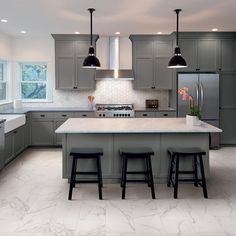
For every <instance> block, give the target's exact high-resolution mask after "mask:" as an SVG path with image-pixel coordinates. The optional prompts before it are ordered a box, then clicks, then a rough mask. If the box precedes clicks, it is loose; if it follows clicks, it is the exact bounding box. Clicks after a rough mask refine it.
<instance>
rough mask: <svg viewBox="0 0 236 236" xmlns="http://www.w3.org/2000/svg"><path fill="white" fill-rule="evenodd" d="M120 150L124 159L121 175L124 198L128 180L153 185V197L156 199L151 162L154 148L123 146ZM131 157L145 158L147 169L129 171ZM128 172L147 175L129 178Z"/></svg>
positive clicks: (123, 197)
mask: <svg viewBox="0 0 236 236" xmlns="http://www.w3.org/2000/svg"><path fill="white" fill-rule="evenodd" d="M119 151H120V155H121V157H122V159H123V160H122V162H123V165H122V177H121V187H122V199H125V190H126V183H127V182H144V183H147V184H148V186H149V187H151V193H152V198H153V199H155V189H154V181H153V174H152V163H151V155H154V152H153V150H152V149H151V148H134V149H132V148H121V149H120V150H119ZM129 159H144V160H145V163H146V171H127V165H128V160H129ZM127 174H142V175H145V177H146V179H127Z"/></svg>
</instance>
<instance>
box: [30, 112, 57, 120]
mask: <svg viewBox="0 0 236 236" xmlns="http://www.w3.org/2000/svg"><path fill="white" fill-rule="evenodd" d="M31 118H33V119H44V118H45V119H52V118H54V114H53V113H52V112H32V114H31Z"/></svg>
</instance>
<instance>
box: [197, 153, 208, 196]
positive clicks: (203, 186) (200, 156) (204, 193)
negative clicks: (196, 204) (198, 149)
mask: <svg viewBox="0 0 236 236" xmlns="http://www.w3.org/2000/svg"><path fill="white" fill-rule="evenodd" d="M198 157H199V162H200V169H201V175H202V188H203V195H204V198H208V194H207V187H206V179H205V172H204V166H203V161H202V155H198Z"/></svg>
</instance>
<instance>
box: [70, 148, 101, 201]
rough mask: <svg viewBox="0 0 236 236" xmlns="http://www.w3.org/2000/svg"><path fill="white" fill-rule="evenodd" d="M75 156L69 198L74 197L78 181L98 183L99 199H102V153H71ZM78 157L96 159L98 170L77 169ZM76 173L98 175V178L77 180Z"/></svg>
mask: <svg viewBox="0 0 236 236" xmlns="http://www.w3.org/2000/svg"><path fill="white" fill-rule="evenodd" d="M70 155H72V156H73V161H72V168H71V177H70V188H69V196H68V200H71V198H72V192H73V188H74V187H75V184H76V183H98V192H99V199H100V200H102V187H103V182H102V168H101V155H100V154H83V153H79V154H76V153H73V154H72V153H71V154H70ZM78 159H96V165H97V171H77V160H78ZM76 175H97V180H76Z"/></svg>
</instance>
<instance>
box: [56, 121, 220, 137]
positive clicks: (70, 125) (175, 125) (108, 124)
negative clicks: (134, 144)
mask: <svg viewBox="0 0 236 236" xmlns="http://www.w3.org/2000/svg"><path fill="white" fill-rule="evenodd" d="M55 132H56V133H71V134H72V133H219V132H222V130H221V129H219V128H216V127H214V126H212V125H209V124H207V123H205V122H202V123H201V125H199V126H190V125H186V120H185V118H99V119H98V118H70V119H68V120H67V121H66V122H65V123H63V124H62V125H61V126H60V127H59V128H58V129H57V130H56V131H55Z"/></svg>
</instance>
